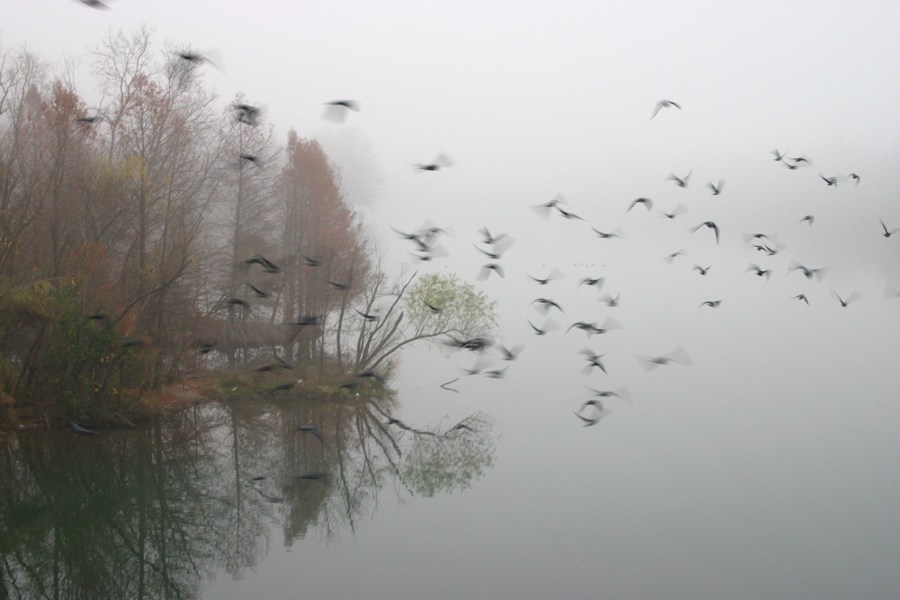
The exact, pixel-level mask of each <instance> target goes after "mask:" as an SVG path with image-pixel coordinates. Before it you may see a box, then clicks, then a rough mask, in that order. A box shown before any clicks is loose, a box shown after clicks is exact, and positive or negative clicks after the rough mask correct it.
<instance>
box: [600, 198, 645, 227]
mask: <svg viewBox="0 0 900 600" xmlns="http://www.w3.org/2000/svg"><path fill="white" fill-rule="evenodd" d="M636 204H642V205H643V206H644V208H646V209H647V212H650V211H651V210H652V209H653V200H651V199H650V198H637V199H636V200H632V201H631V204H630V205H628V210H626V211H625V212H628V211H630V210H631V209H632V208H634V207H635V205H636ZM594 231H597V230H596V229H595V230H594ZM597 233H598V234H599V233H600V232H599V231H598V232H597Z"/></svg>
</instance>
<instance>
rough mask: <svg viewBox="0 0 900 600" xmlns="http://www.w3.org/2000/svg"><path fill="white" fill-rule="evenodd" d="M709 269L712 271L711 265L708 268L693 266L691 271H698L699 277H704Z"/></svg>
mask: <svg viewBox="0 0 900 600" xmlns="http://www.w3.org/2000/svg"><path fill="white" fill-rule="evenodd" d="M710 269H712V265H710V266H708V267H701V266H700V265H694V269H693V270H694V271H699V273H700V274H701V275H706V274H707V273H708V272H709V270H710Z"/></svg>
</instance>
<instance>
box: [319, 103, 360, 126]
mask: <svg viewBox="0 0 900 600" xmlns="http://www.w3.org/2000/svg"><path fill="white" fill-rule="evenodd" d="M324 104H325V112H324V113H323V115H322V116H323V117H325V118H326V119H327V120H329V121H332V122H334V123H343V122H344V121H345V120H346V119H347V113H348V112H349V111H353V112H359V103H358V102H356V101H355V100H332V101H331V102H325V103H324Z"/></svg>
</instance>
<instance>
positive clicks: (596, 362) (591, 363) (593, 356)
mask: <svg viewBox="0 0 900 600" xmlns="http://www.w3.org/2000/svg"><path fill="white" fill-rule="evenodd" d="M579 354H583V355H584V359H585V360H586V361H587V363H588V364H587V366H586V367H584V368H583V369H582V370H581V373H582V374H584V375H589V374H590V373H591V371H593V370H594V367H597V368H598V369H600V370H601V371H603V372H604V373H607V371H606V366H605V365H604V364H603V362H602V361H601V359H602V358H603V357H604V356H606V353H605V352H604V353H603V354H597V353H596V352H594V351H593V350H591V349H590V348H583V349H582V350H581V351H580V352H579ZM607 374H608V373H607Z"/></svg>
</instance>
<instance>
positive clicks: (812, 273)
mask: <svg viewBox="0 0 900 600" xmlns="http://www.w3.org/2000/svg"><path fill="white" fill-rule="evenodd" d="M794 271H800V272H801V273H803V276H804V277H806V278H807V279H812V278H813V277H815V278H816V279H822V276H823V275H824V274H825V269H824V268H821V267H820V268H818V269H811V268H809V267H805V266H803V265H801V264H800V263H798V262H797V261H792V262H791V266H789V267H788V273H793V272H794Z"/></svg>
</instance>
